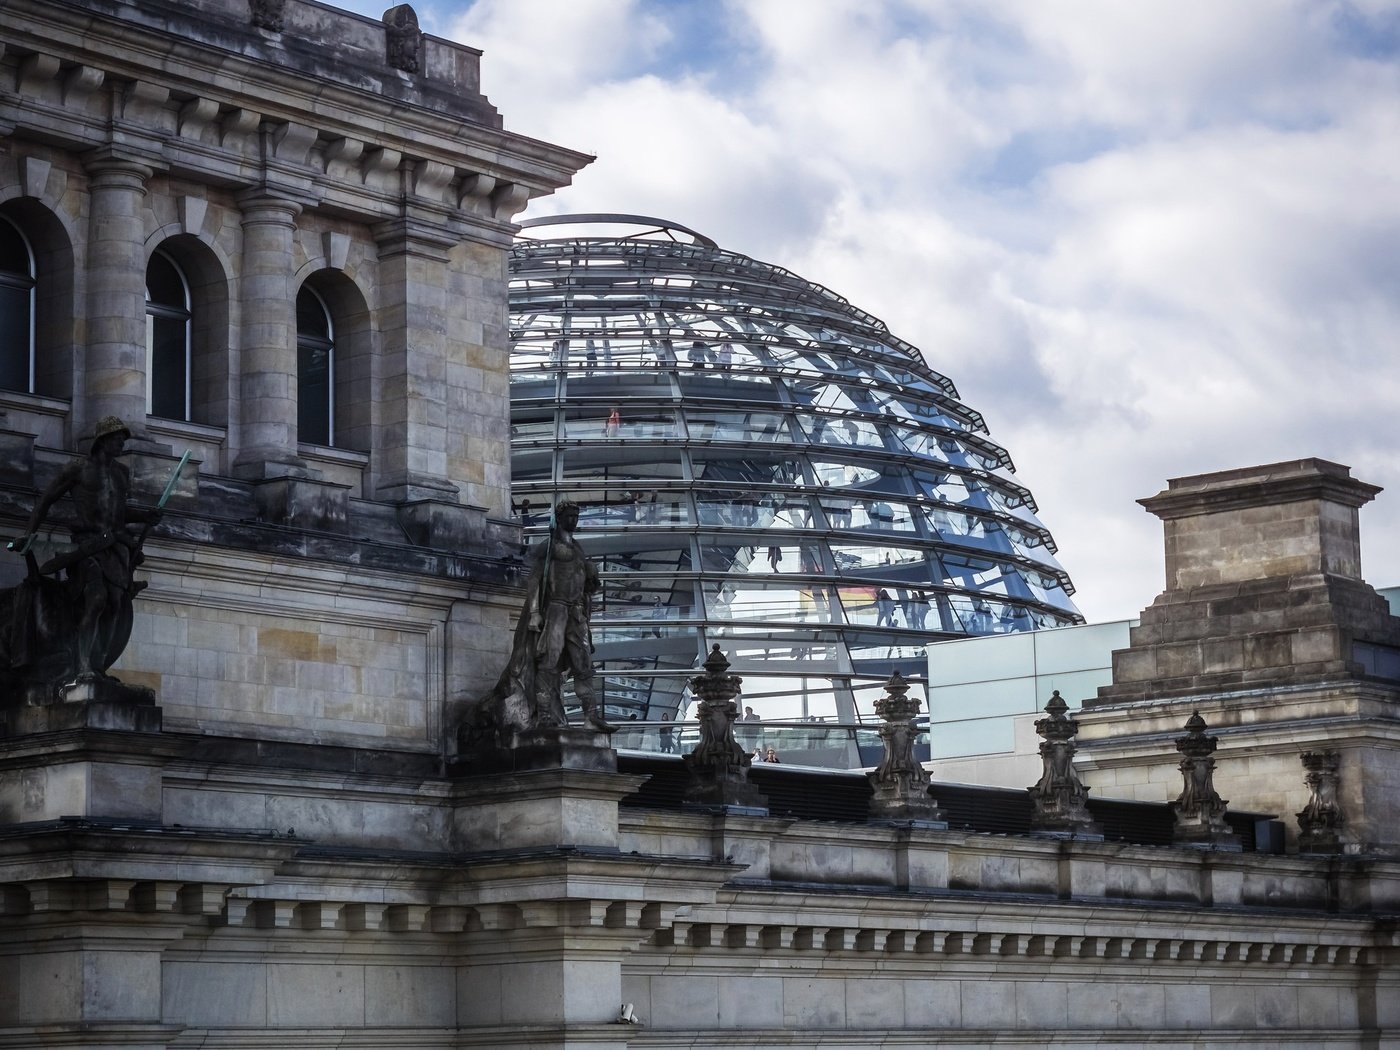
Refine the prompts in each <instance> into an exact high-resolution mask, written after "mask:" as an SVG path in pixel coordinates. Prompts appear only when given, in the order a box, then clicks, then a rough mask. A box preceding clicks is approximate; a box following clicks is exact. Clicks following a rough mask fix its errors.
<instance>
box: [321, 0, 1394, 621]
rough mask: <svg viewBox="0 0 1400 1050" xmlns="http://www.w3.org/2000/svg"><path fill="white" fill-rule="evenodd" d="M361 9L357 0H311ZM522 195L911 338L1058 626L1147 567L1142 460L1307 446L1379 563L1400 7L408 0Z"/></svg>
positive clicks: (1199, 467) (1158, 551)
mask: <svg viewBox="0 0 1400 1050" xmlns="http://www.w3.org/2000/svg"><path fill="white" fill-rule="evenodd" d="M344 6H347V7H350V8H351V9H353V10H357V11H359V12H361V13H364V14H369V15H372V16H375V17H378V16H379V14H381V13H382V11H383V9H384V8H385V7H386V6H388V5H387V4H385V3H363V2H358V0H357V2H353V3H348V4H345V5H344ZM416 10H417V11H418V15H419V18H420V21H421V23H422V25H423V28H424V29H425V30H426V31H427V32H430V33H433V34H435V35H438V36H443V37H447V38H450V39H453V40H458V41H461V42H463V43H466V44H469V45H471V46H473V47H477V48H480V49H481V50H482V51H483V52H484V56H483V59H482V87H483V90H484V92H485V93H486V94H487V95H488V97H489V98H490V99H491V101H492V103H493V104H494V105H495V106H496V107H497V108H498V109H499V110H500V112H501V113H502V114H503V117H504V120H505V124H506V127H507V128H508V129H510V130H512V131H516V132H519V133H521V134H525V135H529V136H532V137H535V138H540V139H545V140H548V141H551V142H556V143H558V144H560V145H564V146H568V147H570V148H573V149H577V150H582V151H584V152H587V153H590V154H594V155H596V157H597V159H596V161H594V162H593V163H592V164H591V165H589V166H588V167H587V168H585V169H584V170H583V171H582V172H581V173H580V174H579V175H578V176H577V177H576V178H575V180H574V184H573V185H572V186H571V187H569V188H567V189H565V190H563V191H561V192H560V193H558V194H556V195H554V196H553V197H547V198H542V199H540V200H537V201H535V202H532V204H531V206H530V208H529V210H528V211H527V212H526V213H525V215H524V216H523V217H527V218H528V217H535V216H541V215H548V214H554V213H560V212H590V211H611V212H631V213H638V214H643V215H653V216H660V217H664V218H668V219H671V220H673V221H675V222H678V223H680V224H682V225H685V226H689V227H691V228H693V229H696V230H699V231H700V232H702V233H704V234H706V235H707V236H709V237H711V238H713V239H714V240H716V241H717V242H718V243H719V244H720V245H721V246H722V247H724V248H727V249H729V250H732V251H737V252H741V253H743V254H745V255H749V256H752V257H754V258H757V259H760V260H763V261H765V262H769V263H773V264H776V265H779V266H782V267H785V268H787V269H789V270H791V271H793V272H795V273H797V274H800V275H801V276H803V277H805V278H807V279H808V280H811V281H815V282H817V283H819V284H823V285H826V286H827V287H829V288H831V289H832V290H834V291H836V292H837V293H839V294H840V295H842V296H845V297H846V298H847V299H849V300H850V301H851V302H852V303H854V304H855V305H857V306H859V307H860V308H861V309H863V310H865V311H867V312H869V313H872V314H874V315H875V316H877V317H880V318H882V319H883V320H884V321H885V322H886V324H888V326H889V328H890V330H891V331H892V332H893V333H894V334H896V335H898V336H900V337H901V338H903V339H906V340H908V341H909V342H911V343H913V344H914V345H916V346H918V347H920V348H921V349H922V350H923V352H924V354H925V355H926V357H927V358H928V360H929V363H930V364H931V365H932V366H933V367H934V368H935V369H936V370H938V371H939V372H942V373H943V374H945V375H947V376H948V377H950V378H951V379H952V380H953V381H954V383H955V384H956V385H957V387H958V391H959V393H960V395H961V397H962V400H963V401H964V402H965V403H966V404H968V405H969V406H971V407H972V408H975V409H976V410H978V411H979V412H981V413H982V414H983V415H984V416H985V418H986V420H987V424H988V427H989V429H990V431H991V436H992V438H993V439H994V440H996V441H997V442H999V443H1000V444H1002V445H1004V446H1005V447H1006V448H1007V449H1009V450H1010V452H1011V456H1012V458H1013V460H1014V461H1015V464H1016V470H1017V474H1018V476H1019V477H1020V479H1021V481H1022V482H1023V483H1024V484H1025V485H1026V486H1027V487H1029V488H1030V490H1031V491H1032V492H1033V493H1034V494H1035V496H1036V501H1037V503H1038V505H1039V508H1040V517H1041V519H1042V521H1043V522H1044V523H1045V524H1046V525H1047V526H1048V527H1049V529H1050V530H1051V532H1052V533H1053V534H1054V536H1055V538H1056V541H1057V543H1058V545H1059V555H1058V557H1059V559H1060V561H1061V563H1062V564H1063V565H1064V567H1065V568H1066V569H1067V570H1068V572H1069V574H1070V576H1071V577H1072V578H1073V580H1074V581H1075V585H1076V587H1077V593H1076V595H1075V601H1076V602H1077V603H1078V605H1079V607H1080V609H1081V611H1082V612H1084V614H1085V615H1086V616H1087V617H1088V618H1089V619H1090V620H1091V621H1102V620H1108V619H1117V618H1122V617H1128V616H1135V615H1137V613H1138V612H1139V611H1140V610H1141V609H1142V608H1143V607H1145V606H1146V605H1148V604H1150V603H1151V602H1152V600H1153V598H1154V597H1155V596H1156V595H1157V594H1158V593H1159V592H1160V591H1161V589H1162V587H1163V556H1162V530H1161V523H1160V522H1159V521H1158V520H1157V519H1156V518H1154V517H1152V516H1151V515H1149V514H1148V513H1147V512H1146V511H1145V510H1143V509H1142V508H1141V507H1139V506H1138V505H1137V504H1136V502H1135V501H1136V500H1137V499H1139V498H1142V497H1145V496H1149V495H1152V494H1154V493H1156V492H1158V491H1159V490H1161V489H1162V488H1164V487H1165V485H1166V481H1167V479H1168V478H1173V477H1181V476H1184V475H1190V474H1198V473H1204V472H1207V471H1213V470H1223V469H1229V468H1234V467H1241V466H1249V465H1254V464H1262V463H1273V462H1279V461H1285V460H1292V459H1300V458H1305V457H1311V456H1316V457H1320V458H1323V459H1329V460H1333V461H1336V462H1340V463H1344V464H1346V465H1348V466H1350V467H1351V468H1352V473H1353V476H1355V477H1358V478H1361V479H1362V480H1364V481H1367V482H1371V483H1373V484H1377V485H1381V486H1384V487H1385V489H1386V491H1385V492H1383V493H1382V494H1381V495H1380V496H1379V497H1378V498H1377V500H1376V501H1375V502H1373V503H1372V504H1370V505H1369V506H1368V507H1366V508H1364V509H1363V510H1362V511H1361V530H1362V559H1363V569H1364V573H1365V575H1366V577H1367V579H1368V580H1369V581H1370V582H1371V583H1373V584H1375V585H1376V586H1382V587H1383V586H1394V585H1400V0H1353V2H1330V0H1311V2H1290V0H1230V2H1229V3H1221V2H1220V0H1132V2H1124V0H995V2H987V0H884V2H877V0H476V2H474V3H472V2H468V0H460V2H457V0H431V2H424V3H420V4H418V5H416Z"/></svg>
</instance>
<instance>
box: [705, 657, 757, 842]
mask: <svg viewBox="0 0 1400 1050" xmlns="http://www.w3.org/2000/svg"><path fill="white" fill-rule="evenodd" d="M728 670H729V661H728V660H726V659H725V658H724V653H722V652H721V651H720V648H719V646H718V645H716V646H715V647H714V648H713V649H711V650H710V655H709V658H708V659H706V660H705V673H704V674H701V675H696V676H695V677H694V678H692V679H691V680H690V691H691V692H692V693H694V694H695V695H696V696H697V697H699V699H700V703H699V704H698V705H697V706H696V709H695V716H696V718H698V719H699V720H700V742H699V743H697V744H696V745H695V750H694V751H692V752H691V753H690V754H688V755H686V756H685V758H684V762H685V768H686V770H687V771H688V772H689V773H690V785H689V786H688V787H687V788H686V792H685V801H686V803H687V804H688V805H691V806H697V807H703V808H705V809H717V810H721V811H724V812H737V813H750V814H754V815H756V816H766V815H767V813H768V799H767V798H765V797H764V795H763V794H762V793H761V792H760V791H759V790H758V788H756V787H754V786H753V785H752V784H750V783H749V765H750V763H751V762H752V759H750V758H749V756H748V754H747V753H746V752H745V751H744V749H743V748H742V747H740V746H739V742H738V741H737V740H735V739H734V722H735V720H736V719H737V718H738V717H739V708H738V705H736V704H735V703H734V698H735V697H736V696H738V695H739V686H740V685H741V684H742V683H743V681H744V680H743V679H742V678H740V677H739V676H738V675H736V674H726V672H727V671H728Z"/></svg>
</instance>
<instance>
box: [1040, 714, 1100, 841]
mask: <svg viewBox="0 0 1400 1050" xmlns="http://www.w3.org/2000/svg"><path fill="white" fill-rule="evenodd" d="M1068 710H1069V705H1068V704H1067V703H1065V701H1064V698H1063V697H1061V696H1060V691H1059V690H1058V689H1056V690H1055V691H1054V693H1053V694H1052V695H1051V697H1050V702H1049V703H1047V704H1046V705H1045V713H1046V715H1047V716H1048V717H1046V718H1041V719H1038V720H1037V721H1036V723H1035V731H1036V733H1038V734H1039V735H1040V736H1041V737H1042V738H1043V743H1041V745H1040V759H1041V764H1042V767H1043V772H1042V773H1041V775H1040V780H1038V781H1037V782H1036V784H1035V786H1034V787H1029V788H1027V789H1026V790H1027V791H1029V792H1030V796H1031V805H1032V807H1033V812H1032V814H1031V831H1032V832H1033V833H1035V834H1039V835H1046V836H1053V837H1071V836H1073V837H1076V838H1086V839H1102V838H1103V831H1102V829H1101V828H1100V827H1099V826H1098V824H1096V823H1094V820H1093V818H1092V817H1091V816H1090V815H1089V805H1088V803H1089V789H1088V788H1087V787H1085V786H1084V784H1083V783H1082V782H1081V781H1080V779H1079V773H1078V771H1077V770H1076V769H1075V768H1074V753H1075V751H1076V750H1078V748H1077V747H1076V745H1075V742H1074V738H1075V736H1076V735H1077V734H1078V732H1079V723H1078V722H1076V721H1075V720H1074V719H1073V718H1070V717H1068V716H1067V715H1066V714H1065V712H1067V711H1068Z"/></svg>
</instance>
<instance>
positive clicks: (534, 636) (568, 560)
mask: <svg viewBox="0 0 1400 1050" xmlns="http://www.w3.org/2000/svg"><path fill="white" fill-rule="evenodd" d="M578 514H579V508H578V504H576V503H574V502H573V501H571V500H562V501H560V503H559V504H558V505H557V506H556V507H555V508H554V515H553V519H552V520H551V523H550V527H549V537H548V539H546V540H545V541H544V542H543V543H539V544H537V545H536V546H535V547H534V548H533V549H532V550H531V551H530V554H529V564H530V577H529V580H528V582H527V583H526V585H525V607H524V608H523V609H522V610H521V613H520V623H519V624H518V625H517V627H516V629H515V640H514V642H513V644H512V646H511V652H510V661H509V663H507V665H506V669H505V671H504V672H502V674H501V677H500V680H499V681H498V682H497V683H496V688H495V689H494V690H493V691H492V692H491V695H490V696H488V697H487V698H486V700H485V701H484V702H483V703H482V704H481V705H480V708H479V710H478V711H477V713H476V716H475V717H474V718H472V719H470V720H469V722H468V723H467V724H465V725H464V726H463V727H462V728H463V740H464V742H467V743H469V742H470V741H472V740H475V739H478V738H479V737H481V736H482V735H483V734H486V733H494V734H495V735H496V736H497V738H498V742H499V743H500V744H501V745H507V744H508V743H509V734H510V733H512V732H515V731H519V730H522V729H538V728H547V727H550V726H563V725H567V724H568V719H567V718H566V717H565V714H564V702H563V700H562V698H561V687H562V685H563V680H564V677H565V676H566V675H567V676H570V677H572V679H573V683H574V694H575V695H576V696H577V697H578V700H579V704H580V705H581V706H582V708H583V718H584V723H585V724H586V725H588V726H590V727H591V728H593V729H598V730H602V731H605V732H606V731H610V730H611V729H612V728H613V727H612V726H610V725H608V724H607V722H605V721H604V720H603V712H602V710H601V706H600V704H599V702H598V693H597V690H596V689H595V688H594V685H593V642H592V638H591V636H590V629H589V617H590V605H591V603H592V600H593V595H594V594H595V593H596V592H597V590H598V587H599V583H598V571H597V569H595V568H594V567H593V563H592V562H590V561H589V560H588V556H587V555H586V554H585V553H584V550H583V547H582V546H580V544H579V542H578V540H576V539H574V530H575V529H576V528H578Z"/></svg>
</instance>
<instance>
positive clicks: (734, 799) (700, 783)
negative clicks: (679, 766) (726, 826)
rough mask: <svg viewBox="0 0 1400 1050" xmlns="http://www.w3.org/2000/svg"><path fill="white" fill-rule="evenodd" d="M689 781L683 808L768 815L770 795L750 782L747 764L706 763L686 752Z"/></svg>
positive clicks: (759, 815) (751, 815) (743, 814)
mask: <svg viewBox="0 0 1400 1050" xmlns="http://www.w3.org/2000/svg"><path fill="white" fill-rule="evenodd" d="M684 762H685V767H686V769H687V771H689V773H690V783H689V785H687V787H686V789H685V802H684V803H683V805H684V807H685V808H686V809H688V810H700V811H702V812H706V813H733V814H738V815H740V816H749V817H766V816H768V796H766V795H765V794H763V792H761V791H759V790H758V788H757V787H755V786H754V785H753V784H750V783H749V781H748V777H747V776H745V775H744V767H742V766H740V765H738V764H733V765H728V766H723V765H716V764H713V763H709V764H707V763H703V762H700V761H698V760H696V758H695V756H694V755H686V756H685V758H684Z"/></svg>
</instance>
